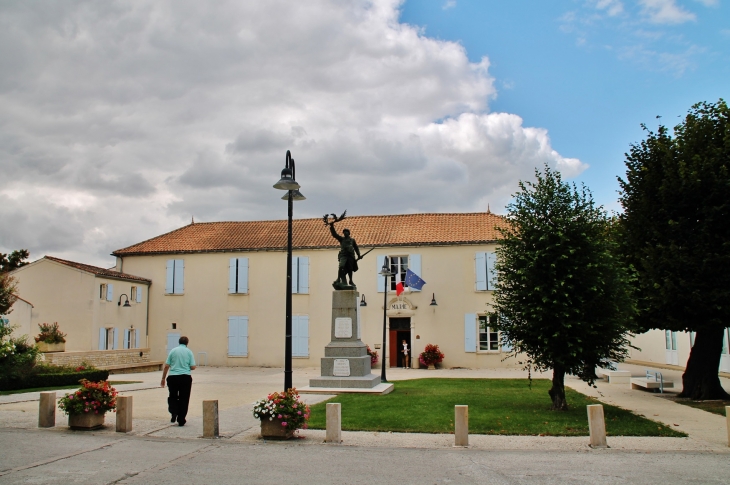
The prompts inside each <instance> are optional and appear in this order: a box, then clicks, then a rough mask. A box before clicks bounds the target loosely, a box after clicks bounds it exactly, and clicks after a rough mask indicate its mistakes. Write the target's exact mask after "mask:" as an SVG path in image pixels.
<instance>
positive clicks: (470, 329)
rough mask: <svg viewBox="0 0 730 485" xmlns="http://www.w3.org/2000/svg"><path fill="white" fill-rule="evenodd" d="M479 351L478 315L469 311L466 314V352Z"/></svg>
mask: <svg viewBox="0 0 730 485" xmlns="http://www.w3.org/2000/svg"><path fill="white" fill-rule="evenodd" d="M476 351H477V315H476V313H467V314H465V315H464V352H476Z"/></svg>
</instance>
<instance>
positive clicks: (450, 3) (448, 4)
mask: <svg viewBox="0 0 730 485" xmlns="http://www.w3.org/2000/svg"><path fill="white" fill-rule="evenodd" d="M454 7H456V0H446V1H445V2H444V5H443V6H442V7H441V8H442V9H443V10H448V9H450V8H454Z"/></svg>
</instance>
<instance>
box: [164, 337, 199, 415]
mask: <svg viewBox="0 0 730 485" xmlns="http://www.w3.org/2000/svg"><path fill="white" fill-rule="evenodd" d="M188 342H189V340H188V338H187V337H185V336H183V337H180V340H178V343H179V344H180V345H178V346H177V347H175V348H174V349H172V350H171V351H170V353H169V354H168V355H167V360H166V361H165V368H164V369H163V371H162V382H161V383H160V387H165V376H167V371H170V376H169V377H167V388H168V389H169V390H170V396H169V397H168V398H167V409H168V410H169V411H170V415H172V419H170V422H171V423H174V422H175V421H176V420H177V424H178V425H179V426H185V416H187V415H188V403H189V402H190V389H191V388H192V387H193V378H192V376H191V375H190V371H191V370H195V356H194V355H193V352H192V351H191V350H190V349H189V348H188Z"/></svg>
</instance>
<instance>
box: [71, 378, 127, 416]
mask: <svg viewBox="0 0 730 485" xmlns="http://www.w3.org/2000/svg"><path fill="white" fill-rule="evenodd" d="M117 394H118V393H117V390H116V389H114V388H113V387H111V386H110V385H109V382H108V381H106V380H104V381H99V382H92V381H89V380H87V379H81V387H80V388H79V390H78V391H76V392H72V393H69V394H66V395H65V396H63V397H62V398H61V399H59V400H58V409H60V410H61V411H63V412H64V413H66V414H68V415H69V416H75V415H80V414H85V413H92V414H105V413H106V412H108V411H115V410H116V407H117Z"/></svg>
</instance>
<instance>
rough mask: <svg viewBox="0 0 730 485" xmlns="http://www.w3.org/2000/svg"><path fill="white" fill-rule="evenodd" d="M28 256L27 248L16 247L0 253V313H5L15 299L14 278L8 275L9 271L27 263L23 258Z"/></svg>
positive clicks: (8, 311) (8, 310)
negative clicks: (10, 251)
mask: <svg viewBox="0 0 730 485" xmlns="http://www.w3.org/2000/svg"><path fill="white" fill-rule="evenodd" d="M28 257H30V253H29V252H28V250H27V249H18V250H15V251H13V252H12V253H10V255H8V254H4V253H0V315H7V314H8V313H10V312H11V311H12V310H11V309H10V308H11V307H12V306H13V303H15V301H16V300H17V297H16V296H15V295H14V293H15V290H16V285H15V278H13V277H12V276H10V275H8V274H7V273H8V272H9V271H12V270H14V269H17V268H20V267H21V266H25V265H26V264H28V263H27V262H26V261H25V260H26V259H28Z"/></svg>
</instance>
